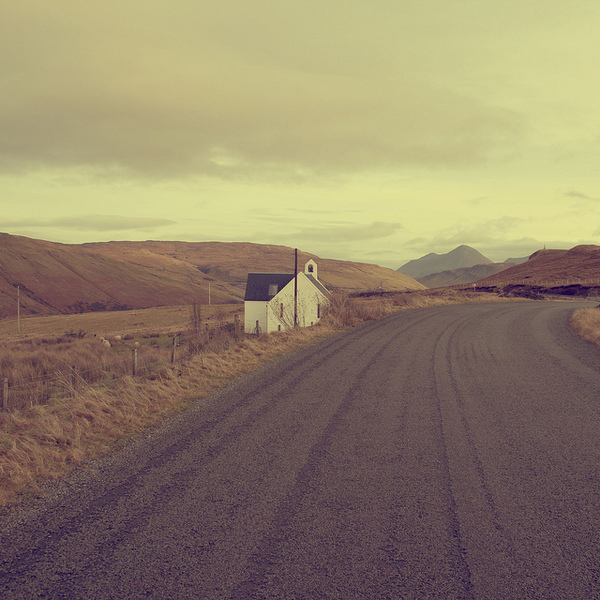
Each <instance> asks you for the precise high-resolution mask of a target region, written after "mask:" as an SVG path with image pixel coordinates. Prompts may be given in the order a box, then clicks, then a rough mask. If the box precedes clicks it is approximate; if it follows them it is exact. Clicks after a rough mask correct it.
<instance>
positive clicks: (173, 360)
mask: <svg viewBox="0 0 600 600" xmlns="http://www.w3.org/2000/svg"><path fill="white" fill-rule="evenodd" d="M176 347H177V336H176V335H174V336H173V346H172V347H171V364H172V365H174V364H175V348H176Z"/></svg>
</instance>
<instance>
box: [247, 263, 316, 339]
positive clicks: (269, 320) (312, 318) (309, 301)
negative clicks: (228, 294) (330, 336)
mask: <svg viewBox="0 0 600 600" xmlns="http://www.w3.org/2000/svg"><path fill="white" fill-rule="evenodd" d="M327 302H328V299H327V296H325V295H324V294H322V293H321V292H320V291H319V290H318V289H317V288H316V287H315V286H314V284H313V283H312V282H311V281H310V280H309V279H308V278H307V277H306V275H305V274H304V273H298V325H299V326H300V327H309V326H310V325H314V324H315V323H317V321H319V318H320V317H319V305H320V307H321V309H320V310H321V315H322V314H323V307H324V305H325V304H326V303H327ZM282 305H283V315H282V311H281V306H282ZM256 321H258V325H259V327H260V333H271V332H273V331H285V330H286V329H291V328H292V327H293V326H294V280H293V279H292V281H290V282H289V283H288V284H287V285H286V286H285V287H284V288H283V289H282V290H280V291H279V293H278V294H277V295H276V296H274V297H273V298H272V299H271V300H270V301H269V302H257V301H253V302H251V301H248V300H246V302H245V303H244V331H245V332H246V333H256Z"/></svg>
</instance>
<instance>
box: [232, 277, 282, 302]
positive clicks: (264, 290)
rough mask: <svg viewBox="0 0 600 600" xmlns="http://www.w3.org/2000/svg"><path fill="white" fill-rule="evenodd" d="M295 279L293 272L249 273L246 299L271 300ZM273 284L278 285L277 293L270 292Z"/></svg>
mask: <svg viewBox="0 0 600 600" xmlns="http://www.w3.org/2000/svg"><path fill="white" fill-rule="evenodd" d="M293 279H294V274H293V273H248V280H247V281H246V295H245V296H244V300H253V301H256V300H258V301H266V300H270V299H271V298H272V297H273V296H274V295H275V294H276V293H277V292H279V291H280V290H282V289H283V288H284V287H285V286H286V285H287V284H288V283H289V282H290V281H293ZM271 285H277V292H275V294H269V286H271Z"/></svg>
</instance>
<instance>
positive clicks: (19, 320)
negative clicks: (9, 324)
mask: <svg viewBox="0 0 600 600" xmlns="http://www.w3.org/2000/svg"><path fill="white" fill-rule="evenodd" d="M17 333H21V286H20V285H18V286H17Z"/></svg>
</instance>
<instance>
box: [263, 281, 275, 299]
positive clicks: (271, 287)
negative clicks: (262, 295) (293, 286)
mask: <svg viewBox="0 0 600 600" xmlns="http://www.w3.org/2000/svg"><path fill="white" fill-rule="evenodd" d="M263 289H264V288H263ZM278 291H279V286H278V285H277V284H276V283H270V284H269V297H271V298H272V297H273V296H276V295H277V292H278Z"/></svg>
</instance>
